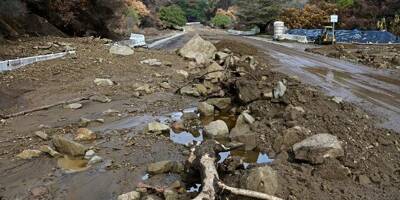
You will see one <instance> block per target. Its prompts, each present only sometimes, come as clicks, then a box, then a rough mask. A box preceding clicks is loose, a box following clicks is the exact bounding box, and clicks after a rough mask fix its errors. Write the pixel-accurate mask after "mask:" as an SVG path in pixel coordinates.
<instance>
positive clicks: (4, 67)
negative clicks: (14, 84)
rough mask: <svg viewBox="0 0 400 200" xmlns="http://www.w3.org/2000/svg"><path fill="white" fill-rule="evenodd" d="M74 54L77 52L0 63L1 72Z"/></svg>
mask: <svg viewBox="0 0 400 200" xmlns="http://www.w3.org/2000/svg"><path fill="white" fill-rule="evenodd" d="M74 53H75V51H68V52H62V53H54V54H47V55H40V56H32V57H26V58H19V59H13V60H5V61H0V72H1V71H10V70H14V69H18V68H20V67H23V66H25V65H29V64H32V63H36V62H40V61H46V60H53V59H56V58H61V57H64V56H65V55H67V54H74Z"/></svg>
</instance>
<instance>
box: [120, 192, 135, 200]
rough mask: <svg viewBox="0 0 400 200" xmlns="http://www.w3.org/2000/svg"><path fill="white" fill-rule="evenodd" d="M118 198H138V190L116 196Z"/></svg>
mask: <svg viewBox="0 0 400 200" xmlns="http://www.w3.org/2000/svg"><path fill="white" fill-rule="evenodd" d="M118 200H140V192H136V191H132V192H128V193H125V194H121V195H119V196H118Z"/></svg>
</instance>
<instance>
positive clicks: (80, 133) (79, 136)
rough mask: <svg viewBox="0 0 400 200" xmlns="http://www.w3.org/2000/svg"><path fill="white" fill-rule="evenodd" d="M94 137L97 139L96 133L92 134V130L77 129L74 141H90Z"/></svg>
mask: <svg viewBox="0 0 400 200" xmlns="http://www.w3.org/2000/svg"><path fill="white" fill-rule="evenodd" d="M96 137H97V136H96V133H94V132H93V131H92V130H90V129H87V128H79V129H78V130H77V131H76V137H75V140H77V141H90V140H95V139H96Z"/></svg>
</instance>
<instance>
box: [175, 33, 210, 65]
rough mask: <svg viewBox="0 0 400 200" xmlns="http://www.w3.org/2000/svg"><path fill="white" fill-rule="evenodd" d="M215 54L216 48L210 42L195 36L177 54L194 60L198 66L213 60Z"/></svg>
mask: <svg viewBox="0 0 400 200" xmlns="http://www.w3.org/2000/svg"><path fill="white" fill-rule="evenodd" d="M215 52H217V48H216V47H215V46H214V45H213V44H212V43H211V42H208V41H205V40H203V38H201V37H200V36H199V35H195V36H194V37H193V38H192V39H191V40H190V41H189V42H187V43H186V44H185V45H184V46H183V47H182V48H181V49H180V50H179V52H178V53H179V55H181V56H182V57H184V58H187V59H193V60H196V63H198V64H204V63H206V62H207V61H208V60H210V59H212V58H213V56H214V54H215Z"/></svg>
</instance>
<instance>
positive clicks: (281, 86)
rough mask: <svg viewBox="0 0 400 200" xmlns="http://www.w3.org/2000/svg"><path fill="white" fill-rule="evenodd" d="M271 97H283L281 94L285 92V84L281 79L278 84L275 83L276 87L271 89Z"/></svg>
mask: <svg viewBox="0 0 400 200" xmlns="http://www.w3.org/2000/svg"><path fill="white" fill-rule="evenodd" d="M272 93H273V97H274V98H275V99H278V98H280V97H283V95H285V93H286V86H285V84H283V82H282V81H279V82H278V84H277V85H276V87H275V88H274V90H273V92H272Z"/></svg>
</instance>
